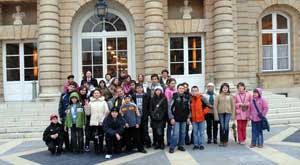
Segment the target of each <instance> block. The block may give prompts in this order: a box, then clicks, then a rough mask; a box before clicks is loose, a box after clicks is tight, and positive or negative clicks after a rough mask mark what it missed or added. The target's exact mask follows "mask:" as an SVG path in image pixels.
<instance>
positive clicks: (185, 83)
mask: <svg viewBox="0 0 300 165" xmlns="http://www.w3.org/2000/svg"><path fill="white" fill-rule="evenodd" d="M182 85H184V86H185V85H186V86H187V87H189V86H190V85H189V84H188V83H187V82H183V83H182Z"/></svg>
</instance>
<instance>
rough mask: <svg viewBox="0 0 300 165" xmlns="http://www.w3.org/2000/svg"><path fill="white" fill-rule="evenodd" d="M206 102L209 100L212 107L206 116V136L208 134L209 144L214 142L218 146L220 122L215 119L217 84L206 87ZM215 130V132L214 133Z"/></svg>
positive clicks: (209, 84)
mask: <svg viewBox="0 0 300 165" xmlns="http://www.w3.org/2000/svg"><path fill="white" fill-rule="evenodd" d="M203 96H204V97H205V98H206V100H208V102H209V105H211V106H210V108H209V109H210V111H209V112H208V113H207V114H206V115H205V120H206V134H207V144H211V141H212V140H213V142H214V144H218V139H217V136H218V127H219V126H218V125H219V124H218V121H216V120H215V119H214V107H213V106H214V100H215V97H216V96H217V94H216V92H215V84H213V83H208V84H207V87H206V92H205V94H204V95H203ZM212 130H213V132H212Z"/></svg>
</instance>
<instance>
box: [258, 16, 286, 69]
mask: <svg viewBox="0 0 300 165" xmlns="http://www.w3.org/2000/svg"><path fill="white" fill-rule="evenodd" d="M270 14H271V15H272V29H262V25H263V22H262V20H263V18H264V17H266V16H268V15H270ZM277 15H281V16H283V17H285V18H286V20H287V29H278V28H277ZM260 23H261V34H260V38H261V50H262V53H261V55H262V56H261V57H262V58H261V59H262V63H261V70H262V72H282V71H290V70H291V37H290V33H291V31H290V18H289V17H288V16H287V15H286V14H284V13H281V12H277V11H276V12H272V13H267V14H265V15H263V16H262V17H261V19H260ZM281 33H283V34H284V33H286V34H287V36H288V38H287V43H288V44H287V46H288V56H287V58H288V68H287V69H278V67H279V65H278V51H277V48H278V44H277V35H278V34H281ZM263 34H271V35H272V60H273V65H272V66H273V69H271V70H264V63H263V61H264V54H263V53H264V52H263V49H264V45H263V38H262V35H263Z"/></svg>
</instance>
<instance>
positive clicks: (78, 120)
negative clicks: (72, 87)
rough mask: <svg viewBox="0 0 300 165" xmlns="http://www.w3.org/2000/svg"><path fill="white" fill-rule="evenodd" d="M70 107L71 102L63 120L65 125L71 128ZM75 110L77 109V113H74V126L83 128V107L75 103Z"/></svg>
mask: <svg viewBox="0 0 300 165" xmlns="http://www.w3.org/2000/svg"><path fill="white" fill-rule="evenodd" d="M71 108H72V104H70V105H69V106H68V108H67V110H66V114H67V115H66V120H65V127H67V128H71V127H72V125H73V122H72V113H71ZM76 109H77V110H76V111H77V115H76V123H75V125H76V128H83V126H84V124H85V112H84V108H83V107H82V106H81V105H80V103H77V104H76Z"/></svg>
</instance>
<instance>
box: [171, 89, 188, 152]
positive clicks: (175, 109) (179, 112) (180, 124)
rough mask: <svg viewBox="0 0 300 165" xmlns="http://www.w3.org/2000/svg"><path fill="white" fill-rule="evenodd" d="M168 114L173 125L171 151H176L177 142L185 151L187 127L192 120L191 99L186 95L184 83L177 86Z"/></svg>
mask: <svg viewBox="0 0 300 165" xmlns="http://www.w3.org/2000/svg"><path fill="white" fill-rule="evenodd" d="M168 115H169V119H170V122H171V124H172V127H173V128H172V130H173V133H172V140H171V144H170V149H169V152H170V153H174V149H175V147H176V146H177V144H178V150H180V151H185V148H184V147H183V146H184V141H185V130H186V128H185V127H186V123H187V122H190V119H189V117H190V104H189V99H187V97H185V94H184V85H183V84H179V85H178V86H177V93H174V95H173V97H172V100H171V102H170V104H169V109H168ZM178 139H179V140H178Z"/></svg>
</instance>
